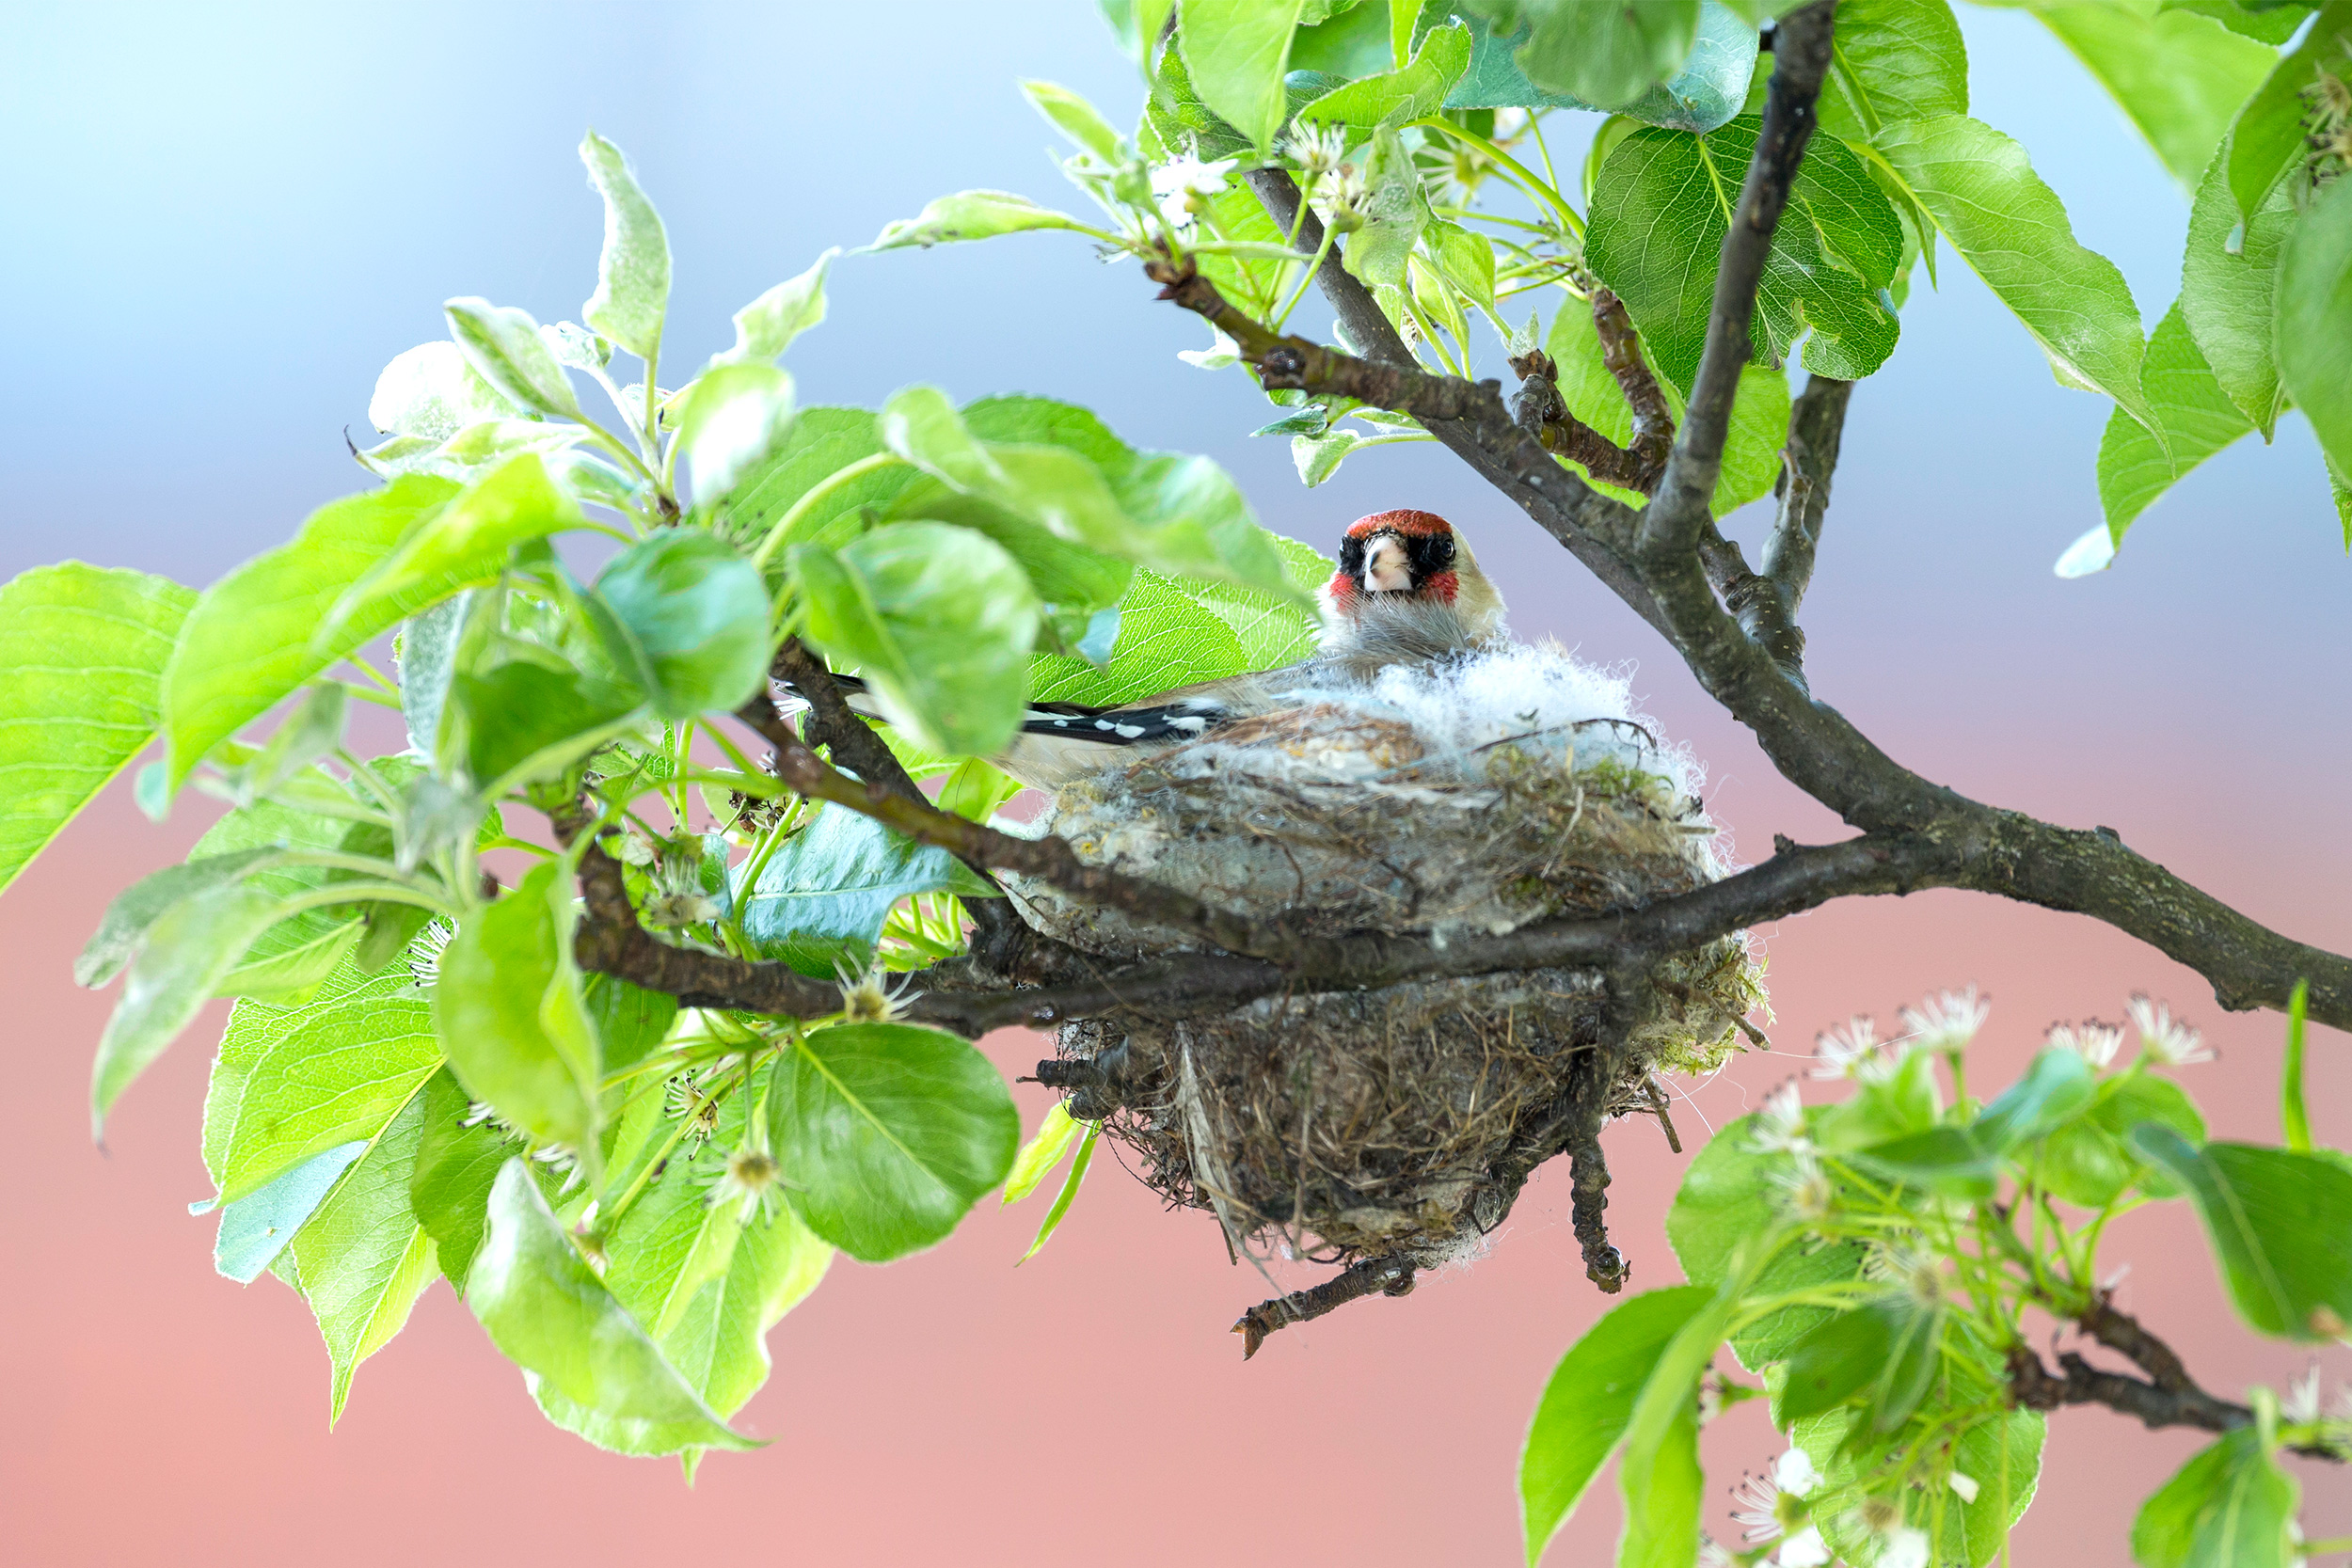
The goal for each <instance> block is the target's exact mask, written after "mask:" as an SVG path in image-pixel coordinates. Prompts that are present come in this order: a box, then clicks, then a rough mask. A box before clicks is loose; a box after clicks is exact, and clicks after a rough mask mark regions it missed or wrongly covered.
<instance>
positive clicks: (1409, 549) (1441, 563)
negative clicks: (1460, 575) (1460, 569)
mask: <svg viewBox="0 0 2352 1568" xmlns="http://www.w3.org/2000/svg"><path fill="white" fill-rule="evenodd" d="M1405 553H1406V561H1407V562H1410V563H1411V566H1412V572H1413V581H1414V582H1415V583H1416V584H1419V583H1421V582H1422V581H1423V580H1424V579H1426V578H1432V577H1435V576H1436V575H1437V574H1438V573H1439V572H1450V571H1452V570H1453V569H1454V535H1452V534H1451V533H1422V534H1416V535H1414V536H1413V537H1412V538H1409V539H1407V540H1406V541H1405Z"/></svg>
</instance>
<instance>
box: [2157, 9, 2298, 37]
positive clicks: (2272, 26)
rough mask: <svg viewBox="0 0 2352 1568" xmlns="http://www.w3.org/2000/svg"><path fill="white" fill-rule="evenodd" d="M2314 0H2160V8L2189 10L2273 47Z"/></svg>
mask: <svg viewBox="0 0 2352 1568" xmlns="http://www.w3.org/2000/svg"><path fill="white" fill-rule="evenodd" d="M2316 3H2317V0H2283V3H2281V0H2253V3H2252V4H2250V5H2249V4H2248V3H2247V0H2162V4H2161V5H2160V6H2159V7H2158V9H2160V10H2167V11H2190V12H2194V13H2195V14H2196V15H2198V16H2209V17H2212V18H2213V19H2214V20H2215V21H2216V22H2218V23H2220V24H2221V25H2223V26H2224V27H2227V28H2228V29H2230V31H2232V32H2233V33H2235V34H2237V35H2238V36H2240V37H2241V38H2249V39H2260V40H2262V41H2263V42H2265V43H2267V44H2269V45H2271V46H2272V47H2273V48H2276V47H2277V46H2278V45H2280V44H2282V43H2284V42H2286V40H2289V39H2290V38H2293V37H2294V36H2295V29H2296V27H2298V26H2300V25H2302V23H2303V18H2304V17H2305V16H2306V15H2308V14H2309V8H2310V7H2311V6H2312V5H2315V4H2316Z"/></svg>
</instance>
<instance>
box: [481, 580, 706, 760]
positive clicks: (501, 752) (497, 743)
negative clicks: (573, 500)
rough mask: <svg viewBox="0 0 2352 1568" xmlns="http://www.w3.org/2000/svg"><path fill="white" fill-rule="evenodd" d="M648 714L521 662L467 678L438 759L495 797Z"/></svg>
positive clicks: (577, 680) (597, 688) (580, 679)
mask: <svg viewBox="0 0 2352 1568" xmlns="http://www.w3.org/2000/svg"><path fill="white" fill-rule="evenodd" d="M662 537H665V538H666V537H675V536H674V535H663V536H662ZM616 640H617V639H616ZM642 711H643V708H642V705H641V704H640V702H639V700H638V695H637V693H635V692H633V691H630V690H628V689H624V688H622V687H617V686H608V685H606V684H604V683H603V682H601V681H594V680H590V679H588V678H587V677H586V676H584V675H581V674H580V673H577V672H575V671H568V670H565V671H557V670H550V669H548V667H547V666H545V665H543V664H535V663H529V662H526V661H524V660H521V659H516V660H514V661H512V662H509V663H506V664H500V665H496V666H493V667H492V668H491V669H490V670H489V671H487V672H486V673H483V674H479V675H477V674H473V673H469V672H464V671H461V672H459V673H458V675H457V678H456V679H455V681H453V683H452V684H451V687H450V701H449V706H448V710H447V716H446V718H445V719H444V720H443V721H442V726H441V743H440V749H439V754H440V755H441V756H442V757H443V758H444V759H462V761H463V762H464V764H465V768H466V777H467V779H468V781H469V782H470V784H472V786H473V787H474V788H475V789H476V790H477V791H478V792H480V793H482V794H483V795H485V796H495V795H499V794H503V793H504V792H505V791H507V790H509V789H513V788H515V787H516V786H517V785H520V784H527V783H530V782H532V781H533V780H536V779H541V778H546V777H548V776H550V775H552V774H556V773H560V772H562V771H563V770H564V769H565V768H569V767H571V766H572V765H573V764H575V763H577V762H579V761H580V758H582V757H584V756H586V755H588V754H589V753H590V752H593V751H595V750H596V748H597V747H598V746H601V745H603V744H604V743H605V742H606V741H607V740H610V739H612V737H613V736H615V735H617V734H625V733H627V732H628V729H629V728H630V727H631V726H632V723H633V721H634V716H635V715H637V714H639V713H641V712H642Z"/></svg>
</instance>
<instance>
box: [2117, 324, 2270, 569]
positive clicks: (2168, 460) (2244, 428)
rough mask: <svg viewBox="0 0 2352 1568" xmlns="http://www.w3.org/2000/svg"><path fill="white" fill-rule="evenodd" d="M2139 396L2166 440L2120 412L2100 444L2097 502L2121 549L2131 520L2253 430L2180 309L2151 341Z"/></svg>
mask: <svg viewBox="0 0 2352 1568" xmlns="http://www.w3.org/2000/svg"><path fill="white" fill-rule="evenodd" d="M2139 389H2140V395H2141V396H2142V397H2144V398H2145V399H2146V400H2147V404H2148V411H2149V412H2150V413H2151V414H2153V415H2154V416H2155V420H2156V426H2157V428H2158V429H2160V430H2162V431H2163V432H2164V438H2163V439H2162V440H2161V441H2159V440H2158V439H2157V438H2156V436H2153V434H2151V433H2150V432H2149V430H2148V428H2147V427H2146V426H2145V425H2142V424H2141V423H2140V422H2139V421H2138V420H2135V419H2133V418H2132V417H2131V416H2130V415H2128V414H2126V413H2124V412H2123V410H2122V409H2121V408H2118V409H2117V410H2115V412H2114V413H2112V414H2110V415H2108V416H2107V429H2106V436H2104V437H2102V438H2101V440H2100V442H2099V503H2100V505H2101V506H2102V507H2103V508H2105V510H2106V518H2107V532H2108V533H2109V534H2110V535H2111V536H2112V537H2113V538H2114V540H2115V542H2116V543H2117V544H2118V545H2121V544H2122V542H2123V531H2125V530H2126V529H2128V528H2130V527H2131V526H2132V520H2133V519H2134V518H2136V517H2137V516H2138V515H2140V514H2141V513H2142V512H2145V511H2146V510H2148V507H2149V505H2150V504H2151V503H2152V502H2153V501H2154V500H2155V499H2156V498H2157V497H2158V496H2161V495H2163V494H2164V493H2165V492H2166V491H2167V490H2169V489H2170V488H2171V487H2172V486H2173V485H2174V484H2175V483H2179V482H2180V481H2181V480H2182V479H2183V478H2184V477H2185V476H2186V475H2187V473H2188V471H2189V470H2190V469H2191V468H2194V467H2197V466H2198V465H2199V464H2200V463H2202V462H2203V461H2204V460H2205V459H2206V458H2208V457H2211V456H2212V455H2213V454H2214V453H2215V452H2217V451H2220V450H2221V449H2222V448H2224V447H2226V446H2228V445H2229V444H2230V443H2231V442H2233V441H2234V440H2236V439H2237V438H2238V437H2239V436H2244V435H2246V434H2248V433H2249V431H2251V430H2252V429H2253V428H2254V426H2253V422H2252V421H2251V420H2249V419H2247V417H2246V416H2245V415H2244V414H2242V413H2240V412H2238V408H2237V404H2233V403H2232V402H2231V401H2230V399H2229V397H2228V395H2227V394H2225V393H2224V392H2223V391H2222V389H2221V383H2220V382H2218V381H2217V380H2216V379H2215V378H2214V373H2213V367H2212V366H2210V365H2208V364H2206V363H2205V356H2203V355H2202V354H2201V353H2199V352H2198V350H2197V341H2196V340H2195V339H2194V338H2192V337H2190V336H2189V330H2188V320H2187V317H2186V316H2185V314H2184V313H2183V311H2182V309H2181V307H2180V305H2179V304H2178V303H2177V302H2175V303H2174V305H2173V307H2172V309H2169V310H2167V311H2166V312H2165V313H2164V320H2163V321H2161V322H2159V323H2157V324H2156V329H2155V331H2153V333H2151V334H2149V337H2148V353H2147V356H2146V357H2145V358H2143V359H2142V360H2141V361H2140V364H2139Z"/></svg>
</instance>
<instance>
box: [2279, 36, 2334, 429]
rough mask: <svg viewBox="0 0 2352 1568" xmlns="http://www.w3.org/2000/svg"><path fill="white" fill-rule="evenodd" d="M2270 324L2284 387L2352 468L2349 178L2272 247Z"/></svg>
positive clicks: (2318, 201)
mask: <svg viewBox="0 0 2352 1568" xmlns="http://www.w3.org/2000/svg"><path fill="white" fill-rule="evenodd" d="M2347 69H2352V66H2347ZM2274 330H2275V332H2276V334H2277V336H2276V338H2275V340H2274V352H2275V353H2276V354H2277V356H2278V360H2279V380H2280V384H2281V385H2282V386H2284V388H2286V395H2287V396H2288V397H2290V398H2292V399H2294V400H2295V404H2296V407H2298V408H2300V409H2302V410H2303V413H2304V416H2305V417H2306V418H2307V419H2309V420H2311V421H2312V433H2313V434H2315V435H2316V436H2318V437H2319V450H2320V451H2323V452H2325V453H2327V454H2328V461H2329V462H2330V463H2331V464H2333V465H2334V467H2335V470H2336V472H2338V473H2352V180H2338V181H2336V182H2334V183H2332V184H2330V185H2328V187H2327V188H2326V189H2325V190H2323V191H2322V192H2320V194H2319V196H2318V197H2317V198H2315V199H2314V200H2313V201H2312V205H2311V210H2310V211H2309V212H2307V213H2305V214H2303V216H2302V219H2301V221H2300V222H2298V223H2296V225H2295V227H2294V228H2293V229H2292V230H2289V231H2288V233H2287V236H2286V242H2285V243H2284V244H2283V245H2280V247H2279V295H2278V310H2277V313H2276V315H2275V317H2274Z"/></svg>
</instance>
